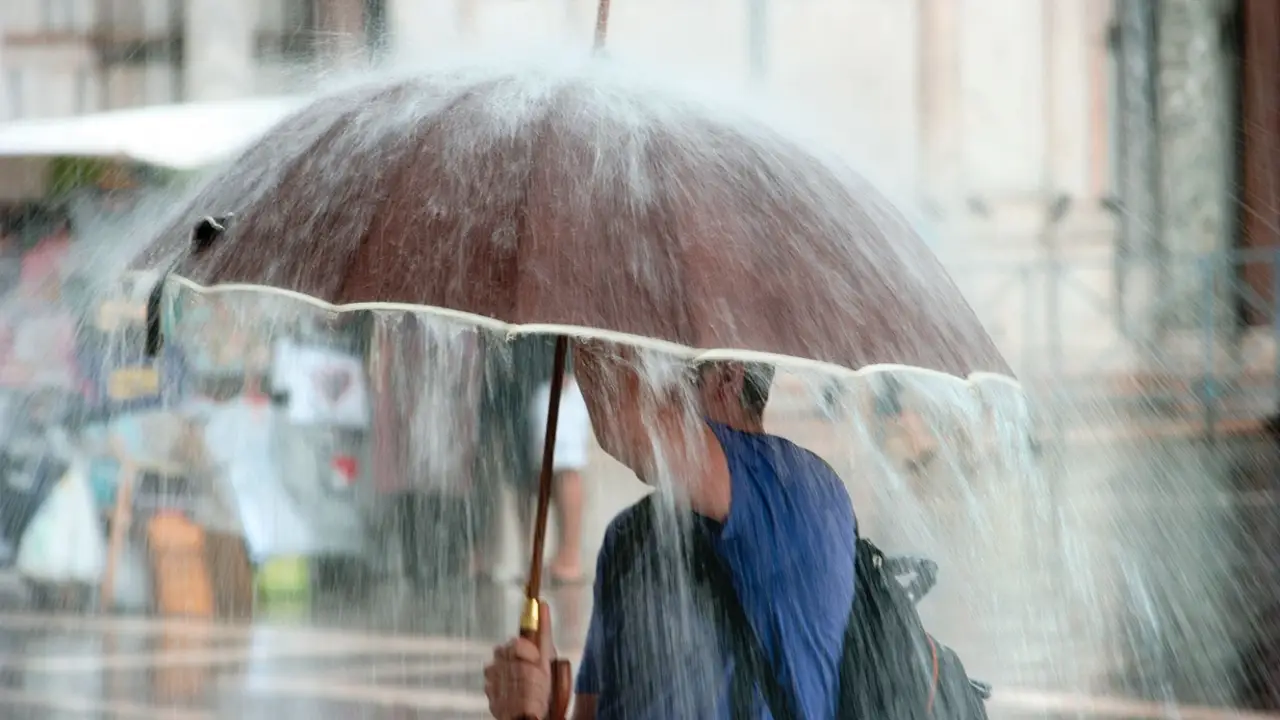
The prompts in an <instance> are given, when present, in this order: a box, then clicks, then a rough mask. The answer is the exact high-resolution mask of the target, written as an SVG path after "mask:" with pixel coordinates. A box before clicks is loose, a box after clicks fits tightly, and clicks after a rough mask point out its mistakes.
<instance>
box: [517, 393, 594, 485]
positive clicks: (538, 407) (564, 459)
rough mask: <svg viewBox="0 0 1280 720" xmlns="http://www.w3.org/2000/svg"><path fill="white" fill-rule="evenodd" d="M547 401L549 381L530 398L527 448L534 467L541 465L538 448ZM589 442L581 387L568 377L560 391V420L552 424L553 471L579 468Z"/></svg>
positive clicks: (543, 438)
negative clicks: (531, 455) (554, 453)
mask: <svg viewBox="0 0 1280 720" xmlns="http://www.w3.org/2000/svg"><path fill="white" fill-rule="evenodd" d="M550 400H551V383H546V384H544V385H542V387H540V388H538V392H537V394H535V395H534V398H533V408H532V410H531V412H532V415H533V416H532V417H531V418H530V420H531V422H530V423H529V425H530V428H531V431H532V438H531V439H532V443H531V446H532V447H531V450H532V453H533V458H534V461H535V463H536V466H537V467H539V468H541V467H542V447H543V445H544V443H545V442H546V435H547V409H548V406H549V404H550ZM590 443H591V418H590V417H589V416H588V415H587V404H586V402H585V401H584V400H583V399H582V390H581V389H579V388H578V383H577V382H575V381H574V380H573V379H571V378H565V384H564V388H563V391H562V392H561V394H560V420H559V422H558V423H557V424H556V455H555V464H554V466H553V467H554V468H555V471H556V472H565V471H568V470H582V469H583V468H585V467H586V466H587V451H588V448H589V447H590Z"/></svg>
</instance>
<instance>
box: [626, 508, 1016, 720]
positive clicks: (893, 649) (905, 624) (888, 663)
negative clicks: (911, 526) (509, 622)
mask: <svg viewBox="0 0 1280 720" xmlns="http://www.w3.org/2000/svg"><path fill="white" fill-rule="evenodd" d="M654 512H655V508H654V502H653V498H652V496H650V497H648V498H645V499H644V500H642V501H640V502H639V503H637V504H636V505H635V506H633V507H631V508H629V509H628V510H626V511H624V515H623V516H622V517H621V518H620V519H619V521H618V524H617V526H616V529H615V532H616V537H617V541H616V542H617V544H616V545H615V546H614V552H613V557H612V562H611V564H610V567H609V570H608V572H609V577H608V578H605V579H604V584H603V587H604V588H605V589H606V593H605V595H604V597H603V598H602V602H604V603H611V602H618V601H620V600H621V599H622V598H623V597H625V596H626V594H627V588H626V584H627V582H628V580H629V578H630V577H633V575H632V574H631V570H632V569H633V568H634V566H635V564H636V563H637V562H638V561H640V560H641V558H642V557H645V556H643V555H642V552H643V549H644V547H645V543H646V541H647V538H649V537H651V536H652V530H653V525H654ZM685 547H686V553H685V556H684V558H683V560H684V562H685V564H686V570H687V571H688V572H689V574H690V577H691V579H692V580H693V587H694V588H695V591H696V592H699V593H701V594H702V595H703V596H704V597H705V598H706V599H707V600H708V601H709V602H708V603H707V606H709V607H714V608H716V609H717V610H718V612H717V614H716V617H715V618H714V620H715V622H716V624H717V634H718V635H719V637H721V638H722V640H723V641H724V642H725V643H726V644H727V646H728V649H729V650H730V651H731V652H732V654H733V657H734V658H735V662H734V669H735V671H734V673H733V677H732V679H731V687H730V692H729V698H730V702H731V703H732V705H733V707H732V711H733V712H732V715H733V717H750V716H752V715H753V713H752V710H753V706H754V705H755V703H756V699H757V697H762V698H763V699H764V702H765V704H766V706H767V707H768V708H769V712H770V715H772V717H773V720H819V719H817V718H801V716H800V712H799V709H798V708H799V706H798V704H797V700H796V698H795V695H794V690H793V689H792V688H789V687H784V685H783V683H782V682H781V681H780V680H779V674H778V673H777V672H776V671H775V670H774V669H773V668H772V667H770V664H769V662H768V660H767V658H766V656H765V653H764V650H763V647H762V646H761V644H760V639H759V637H758V636H757V635H756V632H755V630H754V629H753V628H752V626H751V624H750V622H749V621H748V620H747V616H746V613H745V611H744V610H743V609H742V604H741V602H740V601H739V599H738V596H737V593H736V591H735V590H734V589H733V583H732V579H731V577H730V575H729V571H728V568H726V567H725V566H724V564H723V561H722V560H721V559H720V556H719V554H718V553H716V551H715V549H714V548H713V547H712V546H711V544H710V542H709V540H708V539H707V537H706V536H705V535H704V534H703V533H701V532H696V531H695V532H693V533H692V534H691V537H690V538H689V542H688V543H686V544H685ZM907 576H912V577H911V580H910V581H909V582H908V583H907V584H905V585H904V584H903V582H902V578H904V577H907ZM936 581H937V565H936V564H935V563H933V562H932V561H930V560H925V559H917V558H896V557H888V556H886V555H885V554H884V553H883V552H881V551H880V549H879V548H877V547H876V546H875V545H873V544H872V543H871V542H869V541H867V540H863V539H859V540H858V546H857V580H856V588H857V589H856V592H855V595H854V601H853V607H852V608H851V610H850V614H849V622H848V625H847V627H846V629H845V634H844V655H843V657H842V659H841V661H840V694H839V702H838V706H837V712H836V720H873V719H874V720H926V719H933V720H986V717H987V712H986V706H985V702H986V700H987V698H988V697H990V694H991V689H990V687H989V686H987V685H986V684H984V683H980V682H977V681H974V680H970V679H969V676H968V674H967V673H966V672H965V669H964V665H963V664H962V663H961V662H960V658H959V657H958V656H957V655H956V654H955V652H954V651H952V650H951V649H950V648H948V647H946V646H945V645H943V644H941V643H939V642H938V641H937V640H935V639H934V638H933V636H931V635H930V634H929V633H928V632H926V631H925V629H924V625H923V624H922V623H921V621H920V616H919V614H918V613H917V612H916V603H917V602H919V601H920V599H921V598H922V597H924V595H925V594H927V593H928V592H929V591H930V590H931V589H932V588H933V585H934V583H935V582H936ZM757 691H758V692H759V695H758V696H757Z"/></svg>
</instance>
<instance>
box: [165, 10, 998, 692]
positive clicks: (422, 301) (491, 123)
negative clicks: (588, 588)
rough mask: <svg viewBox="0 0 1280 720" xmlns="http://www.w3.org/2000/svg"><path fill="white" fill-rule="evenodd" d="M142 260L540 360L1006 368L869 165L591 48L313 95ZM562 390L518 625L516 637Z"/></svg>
mask: <svg viewBox="0 0 1280 720" xmlns="http://www.w3.org/2000/svg"><path fill="white" fill-rule="evenodd" d="M602 17H603V13H602ZM602 32H603V23H601V27H600V28H599V29H598V33H600V34H602ZM224 211H229V212H233V213H234V217H232V218H222V219H216V218H207V219H206V220H204V221H201V220H200V218H201V217H202V216H205V215H206V214H208V213H219V212H224ZM196 222H200V225H199V226H198V231H197V232H196V233H195V234H194V236H193V235H192V234H191V233H190V232H189V230H190V228H191V227H192V223H196ZM140 262H142V263H143V264H146V265H149V266H157V265H162V266H167V267H170V268H171V273H170V276H169V278H168V280H166V282H165V283H164V284H163V285H162V287H168V288H169V289H174V288H175V287H181V288H184V289H186V290H190V291H194V292H197V293H202V292H212V291H226V290H236V291H239V290H245V289H249V288H256V289H259V290H264V291H270V292H274V293H277V294H286V295H291V296H294V297H298V298H305V299H308V300H309V301H310V302H313V303H317V304H319V305H322V306H324V307H325V308H326V309H328V310H329V311H344V310H369V309H385V308H391V309H397V308H398V309H402V310H410V309H412V310H415V311H423V310H424V309H427V308H429V309H430V310H428V311H429V312H435V313H438V314H441V315H444V316H448V317H452V318H457V319H465V320H468V321H471V322H475V323H480V324H482V325H488V326H490V327H505V328H508V329H515V330H521V331H537V332H548V333H554V334H556V335H558V336H559V340H558V341H557V344H556V355H555V359H556V363H557V365H556V367H557V368H560V367H563V363H564V359H565V355H566V351H567V347H568V343H567V341H566V339H565V338H566V337H567V336H588V337H593V338H601V339H605V340H610V341H620V342H624V343H630V344H634V345H641V346H648V347H659V348H662V349H665V350H667V351H669V352H674V353H679V354H682V355H684V356H685V357H690V358H702V359H708V360H709V359H723V358H732V357H737V358H743V357H752V358H756V359H762V360H766V361H771V362H778V361H780V360H782V359H783V358H790V359H792V361H794V362H800V363H821V364H824V365H827V366H838V367H842V368H846V369H848V370H853V371H857V370H859V369H863V368H866V367H868V366H877V365H885V364H894V365H910V366H914V367H917V368H924V369H926V370H931V371H936V372H940V373H948V374H951V375H954V376H958V377H961V378H964V377H971V376H973V375H974V374H981V373H994V374H999V375H1007V374H1008V372H1009V371H1008V367H1007V365H1006V364H1005V362H1004V360H1003V358H1002V357H1001V356H1000V353H999V352H998V351H997V350H996V348H995V346H994V344H993V343H992V341H991V340H990V338H989V337H988V336H987V334H986V332H985V331H984V330H983V328H982V326H981V324H980V323H979V321H978V319H977V317H976V316H975V315H974V313H973V312H972V310H971V309H970V308H969V307H968V305H967V304H966V303H965V301H964V299H963V297H962V296H961V294H960V292H959V291H958V289H957V288H956V286H955V285H954V284H953V283H952V281H951V280H950V278H949V277H948V276H947V273H946V272H945V270H944V269H943V267H942V265H941V264H940V263H939V262H938V260H937V259H936V258H935V257H934V256H933V255H932V254H931V253H930V251H929V250H928V248H927V247H926V246H925V244H924V243H923V242H922V240H921V238H920V237H919V236H918V235H917V234H916V233H915V232H914V231H913V229H912V227H911V226H910V224H909V223H908V222H907V221H906V220H905V219H904V218H903V217H901V216H900V215H899V214H898V213H896V212H895V211H894V210H893V208H892V207H891V206H890V205H889V204H888V203H887V202H886V201H885V200H884V199H883V198H882V197H881V196H879V195H878V194H877V193H876V192H875V191H874V189H873V188H872V187H871V186H870V185H869V184H868V183H867V182H865V181H864V180H862V179H861V178H860V177H859V176H857V175H856V174H855V173H853V172H852V171H850V170H849V169H847V168H845V167H844V166H842V165H841V164H840V163H839V162H837V161H835V160H833V159H831V158H828V157H826V156H824V155H823V154H821V153H820V152H816V151H814V150H812V149H810V148H809V147H808V146H807V145H805V144H804V143H803V142H800V141H797V140H794V139H792V138H791V137H790V136H789V135H787V134H786V133H784V132H781V131H779V130H777V129H775V128H774V127H773V126H771V125H769V124H768V123H765V122H763V121H760V120H758V119H754V118H753V117H751V116H749V115H742V114H738V113H735V112H732V111H728V110H725V109H724V108H723V107H721V106H718V105H716V104H714V103H711V102H706V101H703V100H701V99H699V98H696V97H690V96H686V95H682V94H679V93H674V92H670V91H665V90H662V89H660V88H654V87H650V86H649V85H648V84H646V83H644V82H642V81H637V80H636V79H634V78H631V77H628V76H627V75H626V74H625V73H623V72H622V71H620V70H619V69H617V68H616V67H615V66H613V65H611V64H610V63H607V62H604V61H601V60H599V59H595V60H591V61H587V62H582V63H578V64H572V65H569V66H555V67H530V66H524V67H521V68H520V69H516V70H508V69H504V68H471V69H467V70H464V71H448V72H440V73H435V74H426V75H421V76H417V77H412V78H408V79H398V80H394V81H388V82H383V83H378V84H370V85H364V86H359V87H355V88H353V89H348V90H345V91H343V92H340V93H337V94H334V95H331V96H328V97H325V98H322V99H319V100H318V101H316V102H315V103H314V104H312V105H310V106H309V107H307V108H306V109H304V110H302V111H300V112H298V113H296V114H294V115H292V116H291V117H289V118H288V119H286V120H284V121H283V122H282V123H281V124H280V125H278V126H277V127H276V128H275V129H273V130H271V131H269V132H268V133H267V134H266V135H265V137H263V139H262V140H261V141H259V142H258V143H257V144H256V145H255V146H253V147H252V148H250V149H249V150H248V151H246V152H245V153H244V154H243V155H242V156H241V157H240V159H239V160H238V161H237V162H234V163H232V164H231V165H230V167H228V168H227V169H225V170H224V171H222V172H221V173H220V174H218V175H217V176H215V177H214V179H213V180H212V181H211V182H210V183H209V184H208V185H207V186H206V187H205V188H204V189H203V190H202V191H201V192H199V193H197V194H196V196H195V197H194V199H193V200H192V201H191V202H190V204H189V205H187V206H185V207H184V208H182V209H181V210H180V211H179V212H178V213H177V215H176V217H175V218H174V220H173V222H172V223H171V224H170V225H169V226H168V227H167V229H165V230H164V231H163V232H162V233H161V234H160V235H159V236H158V238H157V240H156V241H155V242H154V243H153V244H152V245H151V246H150V247H149V249H148V251H147V252H146V253H145V254H144V256H143V257H142V259H141V261H140ZM159 307H160V290H159V289H158V291H157V293H156V294H155V295H154V296H153V303H152V308H153V310H157V309H158V308H159ZM159 326H160V323H159V322H158V320H155V321H153V322H152V328H153V330H155V331H156V332H158V330H157V329H158V328H159ZM156 332H153V342H152V343H151V344H152V345H153V346H154V345H155V344H156V343H155V340H156V339H157V338H156V337H155V335H156ZM561 375H562V374H561V373H559V372H557V373H555V374H554V376H553V377H556V378H559V377H561ZM557 385H558V381H557ZM558 390H559V388H558V386H553V388H552V391H551V397H552V398H558V396H559V392H558ZM558 407H559V406H558V403H557V402H556V401H555V400H553V401H552V402H551V405H550V408H549V414H550V417H549V419H548V424H547V437H546V445H545V453H544V458H543V462H544V465H543V475H542V485H541V487H540V497H539V511H538V519H537V523H536V526H535V527H536V528H537V534H536V535H535V541H534V550H533V553H534V554H533V559H532V562H531V570H530V574H529V585H528V587H527V595H528V599H529V603H528V604H527V605H526V609H525V615H524V617H523V618H522V631H532V632H535V633H536V630H537V610H538V608H537V604H536V599H535V598H536V597H537V595H538V590H539V578H540V570H541V549H542V547H541V545H542V536H543V532H544V529H545V520H546V506H547V500H548V497H549V493H550V489H549V488H550V469H551V459H550V453H551V449H552V448H553V447H554V441H555V437H554V435H555V427H556V422H555V421H556V413H557V409H558ZM565 670H566V676H567V668H566V669H565Z"/></svg>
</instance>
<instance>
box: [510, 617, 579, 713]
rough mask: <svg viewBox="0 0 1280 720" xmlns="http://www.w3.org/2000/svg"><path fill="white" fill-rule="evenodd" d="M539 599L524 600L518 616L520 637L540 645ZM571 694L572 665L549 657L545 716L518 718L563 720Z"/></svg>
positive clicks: (567, 710)
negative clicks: (547, 698)
mask: <svg viewBox="0 0 1280 720" xmlns="http://www.w3.org/2000/svg"><path fill="white" fill-rule="evenodd" d="M539 605H540V603H539V601H538V600H536V599H532V598H530V599H526V600H525V611H524V613H523V615H522V616H521V618H520V637H522V638H524V639H525V640H528V641H529V642H531V643H533V644H534V645H537V646H538V647H542V628H540V627H538V624H539V621H538V618H539ZM572 696H573V666H571V665H570V664H569V661H568V660H562V659H560V658H552V659H551V702H550V704H549V705H548V708H547V716H546V717H545V718H535V717H529V716H525V717H523V718H520V720H565V718H566V717H568V715H569V699H570V698H571V697H572Z"/></svg>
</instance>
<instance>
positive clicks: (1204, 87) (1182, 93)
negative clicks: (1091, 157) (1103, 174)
mask: <svg viewBox="0 0 1280 720" xmlns="http://www.w3.org/2000/svg"><path fill="white" fill-rule="evenodd" d="M1157 8H1158V11H1157V15H1156V56H1157V58H1158V62H1159V70H1158V74H1157V85H1158V92H1159V99H1158V110H1157V115H1156V119H1157V122H1158V124H1159V153H1160V174H1159V175H1160V183H1159V195H1160V214H1159V219H1160V221H1161V223H1160V235H1161V241H1162V244H1163V246H1164V249H1165V251H1166V253H1167V254H1168V256H1169V257H1170V260H1171V262H1170V267H1169V273H1168V277H1167V292H1168V296H1167V297H1166V298H1165V300H1166V302H1165V303H1164V304H1163V305H1164V308H1163V310H1164V311H1163V313H1162V317H1161V318H1160V321H1161V326H1162V327H1161V329H1162V330H1166V331H1167V330H1170V329H1173V328H1189V329H1193V330H1205V329H1206V327H1205V323H1206V322H1209V323H1212V324H1213V325H1214V326H1215V328H1214V329H1215V330H1225V329H1227V328H1228V327H1230V325H1231V322H1230V321H1231V316H1230V307H1229V304H1228V296H1227V292H1226V290H1227V288H1226V287H1224V286H1225V285H1226V283H1225V282H1224V281H1225V280H1226V276H1225V273H1226V272H1227V271H1228V270H1229V268H1228V267H1227V266H1226V264H1225V262H1224V258H1223V254H1224V252H1225V251H1228V250H1230V249H1231V247H1232V235H1231V233H1232V227H1233V222H1232V206H1233V200H1232V198H1233V191H1232V189H1233V186H1234V171H1233V163H1234V158H1233V137H1234V128H1233V112H1232V102H1233V100H1232V93H1231V91H1230V87H1231V84H1232V82H1233V81H1234V78H1233V77H1232V73H1233V71H1234V68H1233V63H1232V61H1231V59H1230V56H1229V54H1228V52H1227V48H1225V47H1224V43H1223V40H1222V20H1223V17H1224V15H1225V12H1226V9H1227V8H1226V2H1225V0H1160V2H1159V3H1158V4H1157ZM1215 253H1216V254H1217V256H1216V257H1212V256H1211V255H1210V254H1215ZM1196 256H1198V257H1199V261H1198V262H1197V261H1196V260H1195V259H1193V258H1194V257H1196ZM1210 268H1212V271H1213V272H1215V273H1217V274H1218V275H1219V277H1218V282H1217V287H1216V288H1210V287H1207V286H1206V280H1207V277H1206V274H1205V273H1206V271H1207V270H1209V269H1210ZM1210 299H1212V302H1209V301H1210ZM1210 312H1213V313H1214V317H1213V318H1210V317H1209V313H1210Z"/></svg>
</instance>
